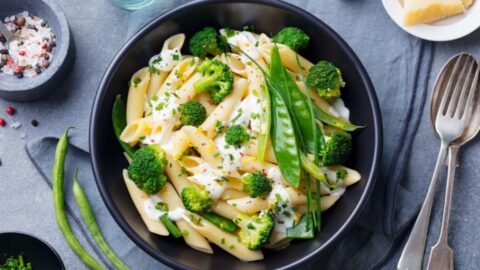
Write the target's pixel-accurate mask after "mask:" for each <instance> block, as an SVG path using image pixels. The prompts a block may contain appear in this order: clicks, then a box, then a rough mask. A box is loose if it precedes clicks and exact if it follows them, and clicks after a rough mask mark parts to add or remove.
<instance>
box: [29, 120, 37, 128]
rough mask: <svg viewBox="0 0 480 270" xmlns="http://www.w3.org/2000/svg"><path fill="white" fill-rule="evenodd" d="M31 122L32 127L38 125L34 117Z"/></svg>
mask: <svg viewBox="0 0 480 270" xmlns="http://www.w3.org/2000/svg"><path fill="white" fill-rule="evenodd" d="M31 123H32V126H34V127H36V126H38V121H37V120H35V119H33V120H32V122H31Z"/></svg>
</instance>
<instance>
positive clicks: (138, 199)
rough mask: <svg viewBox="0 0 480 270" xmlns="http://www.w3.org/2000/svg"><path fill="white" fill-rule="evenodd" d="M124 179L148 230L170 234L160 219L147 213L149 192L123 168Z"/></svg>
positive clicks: (164, 234) (160, 233)
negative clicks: (155, 218)
mask: <svg viewBox="0 0 480 270" xmlns="http://www.w3.org/2000/svg"><path fill="white" fill-rule="evenodd" d="M123 179H124V180H125V185H126V186H127V190H128V193H130V197H131V198H132V201H133V204H134V205H135V207H136V208H137V211H138V213H139V214H140V217H141V218H142V220H143V222H144V223H145V225H146V226H147V228H148V230H149V231H150V232H152V233H155V234H158V235H163V236H166V235H169V234H170V233H169V232H168V230H167V228H165V225H163V223H162V222H161V221H160V220H153V219H151V218H150V217H148V215H147V214H146V213H145V211H144V209H143V207H144V206H143V205H144V202H145V200H147V199H148V197H149V196H148V194H146V193H145V192H143V191H142V190H141V189H139V188H138V187H137V186H136V185H135V183H134V182H133V181H132V180H130V178H128V173H127V170H123Z"/></svg>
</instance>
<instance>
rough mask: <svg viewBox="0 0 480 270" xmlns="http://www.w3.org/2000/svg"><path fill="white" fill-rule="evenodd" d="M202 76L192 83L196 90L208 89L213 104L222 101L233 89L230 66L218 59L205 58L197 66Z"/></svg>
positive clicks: (203, 90)
mask: <svg viewBox="0 0 480 270" xmlns="http://www.w3.org/2000/svg"><path fill="white" fill-rule="evenodd" d="M197 70H198V72H200V73H201V74H202V77H201V78H200V79H199V80H198V81H196V82H195V83H194V84H193V87H194V88H195V90H196V91H197V92H199V93H200V92H205V91H208V92H209V93H210V98H211V99H212V100H213V102H214V103H215V104H218V103H220V102H222V100H223V99H224V98H225V96H227V95H228V94H229V93H230V92H231V91H232V89H233V75H232V72H231V71H230V68H229V67H228V66H227V65H225V64H224V63H222V62H220V61H218V60H210V59H209V60H206V61H205V62H203V63H202V64H201V65H200V66H199V67H198V68H197Z"/></svg>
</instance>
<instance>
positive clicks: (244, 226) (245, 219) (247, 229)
mask: <svg viewBox="0 0 480 270" xmlns="http://www.w3.org/2000/svg"><path fill="white" fill-rule="evenodd" d="M233 222H235V224H237V226H238V227H240V229H241V230H240V232H239V236H240V241H242V243H244V244H245V245H246V246H247V248H248V249H251V250H258V249H260V248H261V247H262V246H263V245H265V244H266V243H268V241H269V240H270V236H271V235H272V232H273V228H274V227H275V220H274V218H273V213H272V212H271V211H262V212H260V213H259V214H258V215H254V216H248V215H245V214H239V215H237V217H236V218H235V219H234V220H233Z"/></svg>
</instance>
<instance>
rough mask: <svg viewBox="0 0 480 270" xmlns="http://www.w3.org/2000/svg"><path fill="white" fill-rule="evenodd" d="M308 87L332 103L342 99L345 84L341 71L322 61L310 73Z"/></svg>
mask: <svg viewBox="0 0 480 270" xmlns="http://www.w3.org/2000/svg"><path fill="white" fill-rule="evenodd" d="M307 85H308V86H309V87H311V88H315V89H316V90H317V92H318V95H319V96H320V97H322V98H323V99H325V100H326V101H329V102H331V101H333V100H335V99H336V98H339V97H340V95H341V92H340V88H342V87H344V86H345V82H344V81H343V79H342V73H341V71H340V69H338V68H337V67H336V66H335V65H334V64H332V63H330V62H328V61H320V62H318V63H317V64H316V65H314V66H312V67H311V68H310V70H309V71H308V76H307Z"/></svg>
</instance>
